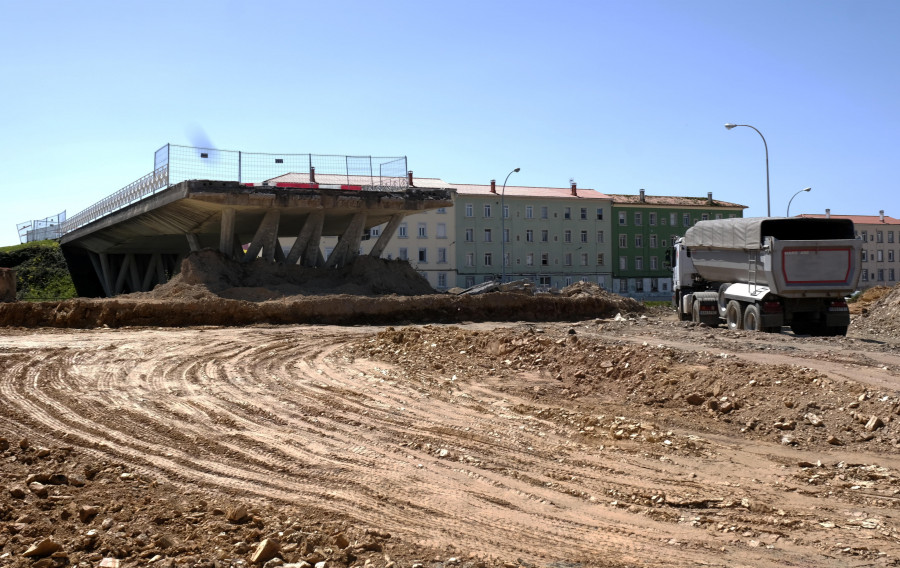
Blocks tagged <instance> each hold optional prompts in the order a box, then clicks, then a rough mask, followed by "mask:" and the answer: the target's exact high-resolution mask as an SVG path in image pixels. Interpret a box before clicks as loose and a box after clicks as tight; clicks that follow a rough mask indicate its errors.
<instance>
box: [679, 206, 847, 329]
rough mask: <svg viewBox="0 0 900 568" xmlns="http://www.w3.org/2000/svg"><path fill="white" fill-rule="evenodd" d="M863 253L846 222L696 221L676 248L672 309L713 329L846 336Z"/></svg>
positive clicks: (761, 219)
mask: <svg viewBox="0 0 900 568" xmlns="http://www.w3.org/2000/svg"><path fill="white" fill-rule="evenodd" d="M862 246H863V244H862V241H861V240H860V239H859V238H858V237H856V234H855V231H854V228H853V222H852V221H850V220H849V219H805V218H796V217H795V218H777V217H755V218H739V219H716V220H711V221H699V222H697V223H696V224H695V225H694V226H693V227H691V228H689V229H688V230H687V231H686V232H685V234H684V237H681V238H679V239H676V241H675V243H674V247H673V248H674V250H673V251H672V253H673V254H672V257H673V261H674V264H673V266H672V270H673V275H672V303H673V305H674V306H675V308H676V309H677V310H678V314H679V317H680V319H681V320H683V321H687V320H692V321H694V322H697V323H704V324H706V325H709V326H717V325H718V324H719V323H721V322H724V323H725V325H726V326H727V327H728V328H730V329H746V330H748V331H765V332H772V333H778V332H780V331H781V328H782V326H786V325H787V326H790V327H791V330H792V331H793V332H794V333H795V334H798V335H799V334H802V335H845V334H846V333H847V326H848V325H850V311H849V310H848V308H847V301H846V299H845V298H846V296H848V295H850V294H852V293H853V292H854V290H856V285H857V283H858V282H859V275H860V253H861V250H862Z"/></svg>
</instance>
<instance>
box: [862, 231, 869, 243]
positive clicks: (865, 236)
mask: <svg viewBox="0 0 900 568" xmlns="http://www.w3.org/2000/svg"><path fill="white" fill-rule="evenodd" d="M862 242H864V243H867V242H869V232H868V231H863V232H862Z"/></svg>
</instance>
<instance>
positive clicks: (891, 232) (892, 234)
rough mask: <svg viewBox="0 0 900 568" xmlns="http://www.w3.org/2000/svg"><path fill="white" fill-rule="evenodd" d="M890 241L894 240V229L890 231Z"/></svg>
mask: <svg viewBox="0 0 900 568" xmlns="http://www.w3.org/2000/svg"><path fill="white" fill-rule="evenodd" d="M888 242H889V243H892V242H894V231H888Z"/></svg>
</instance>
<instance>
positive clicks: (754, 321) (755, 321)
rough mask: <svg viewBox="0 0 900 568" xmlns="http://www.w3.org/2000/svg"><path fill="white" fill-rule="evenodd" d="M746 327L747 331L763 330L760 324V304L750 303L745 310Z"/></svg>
mask: <svg viewBox="0 0 900 568" xmlns="http://www.w3.org/2000/svg"><path fill="white" fill-rule="evenodd" d="M744 329H746V330H747V331H762V325H761V324H760V315H759V306H757V305H756V304H750V305H748V306H747V309H746V310H744Z"/></svg>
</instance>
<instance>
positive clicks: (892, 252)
mask: <svg viewBox="0 0 900 568" xmlns="http://www.w3.org/2000/svg"><path fill="white" fill-rule="evenodd" d="M888 262H894V250H893V249H891V250H889V251H888Z"/></svg>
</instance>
